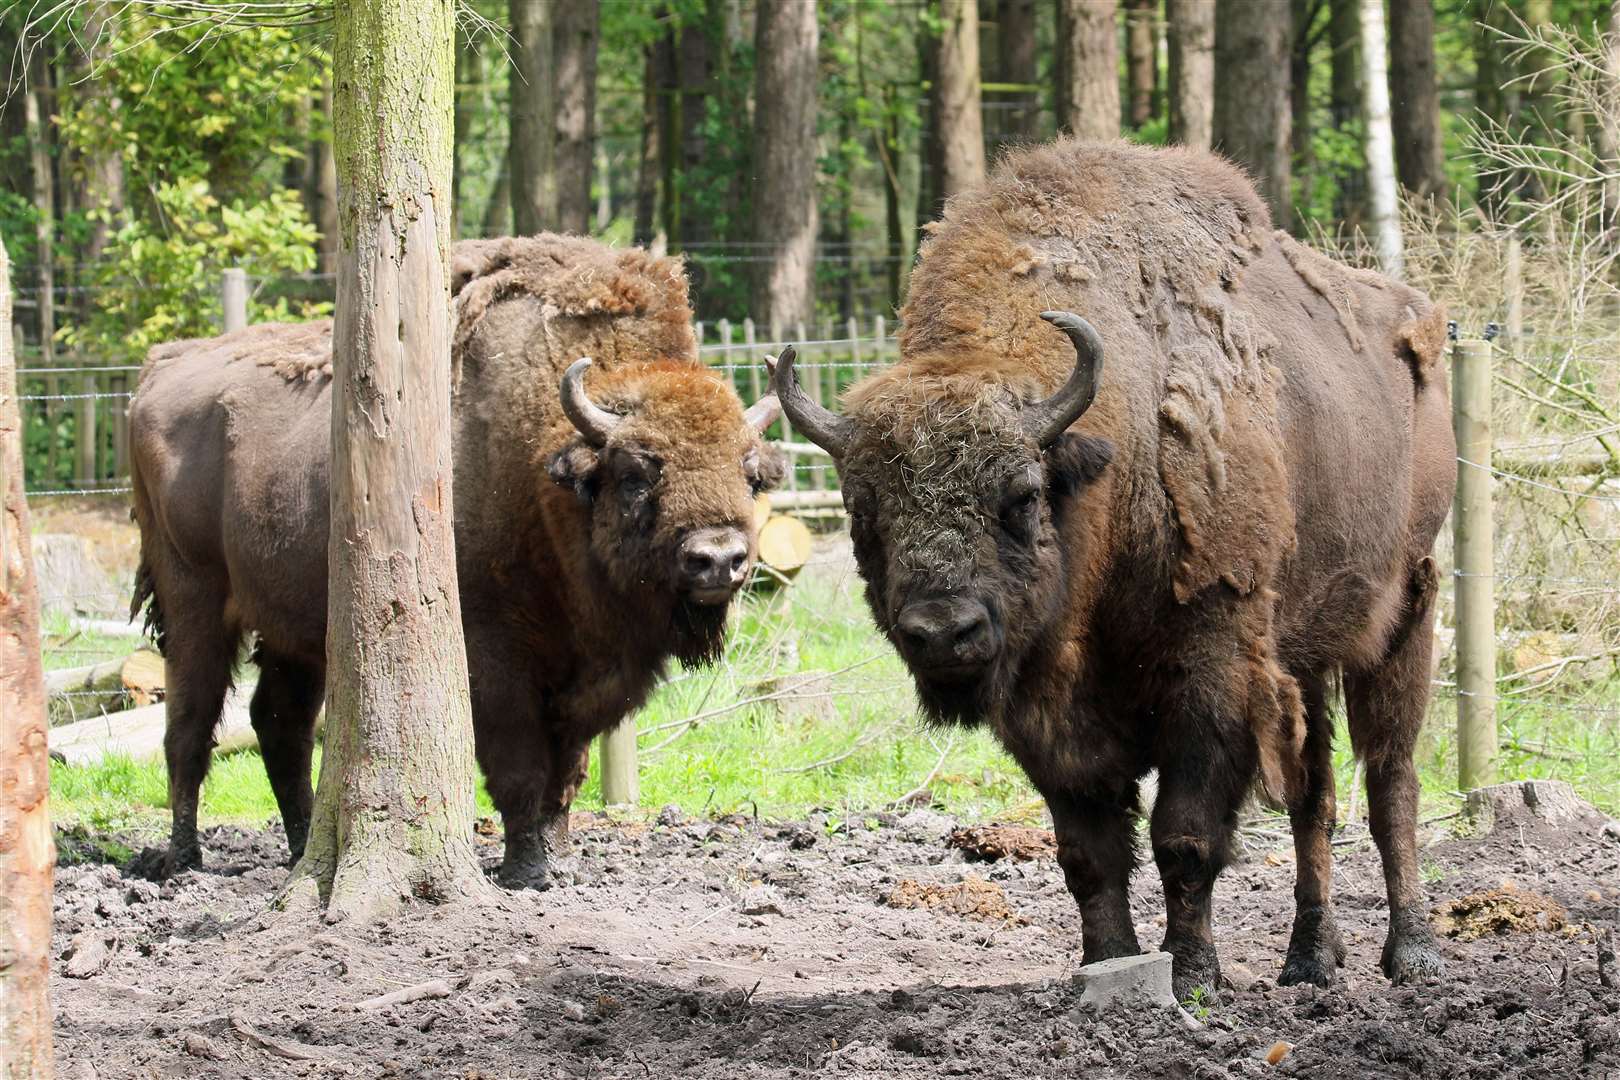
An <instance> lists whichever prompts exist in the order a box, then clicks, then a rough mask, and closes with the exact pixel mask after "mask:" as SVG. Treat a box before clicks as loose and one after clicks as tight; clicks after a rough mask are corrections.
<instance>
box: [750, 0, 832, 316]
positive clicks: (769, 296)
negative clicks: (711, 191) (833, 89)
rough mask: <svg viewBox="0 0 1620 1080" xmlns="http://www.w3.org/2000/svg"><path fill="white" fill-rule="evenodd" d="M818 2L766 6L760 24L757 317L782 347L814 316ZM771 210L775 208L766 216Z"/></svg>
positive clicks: (768, 2) (763, 0)
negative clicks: (789, 330)
mask: <svg viewBox="0 0 1620 1080" xmlns="http://www.w3.org/2000/svg"><path fill="white" fill-rule="evenodd" d="M818 45H819V31H818V29H817V25H816V4H815V0H759V7H758V10H757V14H756V16H755V23H754V80H755V81H754V100H755V101H757V102H759V103H760V106H759V107H758V108H756V109H755V110H754V168H755V173H756V177H757V179H756V181H755V187H754V206H755V208H756V209H757V210H760V211H761V212H757V213H755V214H754V239H755V240H756V241H757V242H758V243H759V244H760V245H762V249H761V250H762V252H763V254H764V255H765V261H764V262H762V263H759V264H757V272H756V276H755V278H754V296H753V303H752V307H753V311H754V317H755V318H756V319H759V320H761V321H763V322H764V324H765V325H766V326H768V327H770V332H771V340H773V341H776V340H780V335H781V333H782V332H783V331H784V329H785V328H786V327H789V326H792V325H794V324H795V323H800V322H808V321H810V319H811V317H812V316H814V314H815V280H816V261H815V260H816V230H817V212H816V162H815V145H816V89H817V70H816V50H817V47H818ZM764 208H769V209H768V210H765V209H764Z"/></svg>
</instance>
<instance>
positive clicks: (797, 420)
mask: <svg viewBox="0 0 1620 1080" xmlns="http://www.w3.org/2000/svg"><path fill="white" fill-rule="evenodd" d="M795 356H797V351H796V350H795V349H794V348H793V346H791V345H789V346H788V347H787V348H785V349H783V350H782V355H781V356H779V357H777V360H776V366H775V367H773V368H771V389H772V390H774V391H775V392H776V397H777V400H779V401H780V402H781V403H782V411H783V412H785V413H787V418H788V419H789V420H791V421H792V422H793V427H794V428H795V429H796V430H798V431H799V432H801V433H803V435H804V437H805V438H807V439H809V440H810V441H811V442H813V443H815V444H816V445H817V446H819V447H821V448H822V449H823V450H825V451H827V453H829V454H831V455H832V456H833V458H834V459H835V460H836V459H840V458H842V457H843V456H844V452H845V451H846V450H848V449H849V439H850V431H851V429H852V428H853V424H852V423H851V421H850V420H849V419H848V418H847V417H843V416H839V415H838V414H837V413H835V412H830V411H829V410H827V409H824V408H822V407H821V406H820V405H817V404H816V403H815V402H813V401H811V400H810V398H809V397H808V396H807V395H806V394H805V392H804V390H803V389H802V388H801V387H800V386H799V377H798V376H797V375H796V374H794V371H793V361H794V357H795Z"/></svg>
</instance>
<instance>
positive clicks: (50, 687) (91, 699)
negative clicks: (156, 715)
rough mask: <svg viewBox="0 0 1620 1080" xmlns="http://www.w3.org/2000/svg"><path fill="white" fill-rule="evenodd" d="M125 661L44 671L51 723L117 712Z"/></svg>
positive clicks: (122, 703) (121, 698)
mask: <svg viewBox="0 0 1620 1080" xmlns="http://www.w3.org/2000/svg"><path fill="white" fill-rule="evenodd" d="M123 668H124V661H123V660H122V659H119V660H107V661H104V662H102V663H100V664H89V665H87V666H84V667H75V668H63V669H61V670H59V671H47V672H46V673H45V705H46V711H47V714H48V715H49V717H50V723H51V724H52V725H53V726H57V725H61V724H69V723H72V722H73V721H75V720H83V719H85V718H86V717H91V716H100V715H101V714H103V713H109V712H118V711H119V710H121V709H123V708H124V706H125V705H126V704H128V702H127V700H126V698H125V696H124V680H123V677H122V672H123Z"/></svg>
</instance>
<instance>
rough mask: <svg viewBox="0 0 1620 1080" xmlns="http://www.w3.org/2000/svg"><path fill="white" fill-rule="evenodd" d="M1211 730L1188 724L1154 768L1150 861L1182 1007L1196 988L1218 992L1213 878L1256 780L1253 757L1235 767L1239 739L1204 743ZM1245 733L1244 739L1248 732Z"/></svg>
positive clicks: (1222, 865) (1166, 947)
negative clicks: (1160, 890) (1159, 887)
mask: <svg viewBox="0 0 1620 1080" xmlns="http://www.w3.org/2000/svg"><path fill="white" fill-rule="evenodd" d="M1213 728H1214V725H1202V724H1198V723H1188V724H1186V725H1184V726H1183V727H1182V728H1181V729H1180V730H1179V731H1178V735H1179V742H1178V745H1177V746H1176V748H1175V751H1174V753H1172V754H1171V755H1169V756H1168V759H1167V760H1164V761H1161V762H1160V763H1159V794H1158V798H1157V800H1156V801H1155V802H1154V805H1153V821H1152V830H1151V831H1152V837H1153V861H1154V862H1155V863H1156V864H1157V865H1158V868H1159V877H1160V879H1161V880H1162V881H1163V883H1164V903H1165V934H1164V946H1163V948H1164V951H1165V952H1167V953H1169V954H1170V955H1171V958H1172V960H1173V961H1174V969H1173V972H1172V983H1173V985H1174V988H1175V993H1176V997H1177V998H1178V999H1179V1000H1183V1001H1185V1000H1186V999H1187V998H1189V997H1190V996H1192V994H1193V992H1194V991H1195V990H1196V989H1198V988H1199V987H1206V988H1208V989H1210V990H1214V989H1216V988H1217V987H1219V985H1220V979H1221V965H1220V959H1219V958H1218V957H1217V955H1216V952H1215V934H1214V929H1213V926H1212V920H1211V906H1212V901H1213V897H1214V891H1215V879H1216V878H1217V877H1219V876H1220V873H1221V871H1222V870H1223V869H1224V868H1225V866H1226V863H1227V860H1228V858H1229V851H1230V845H1231V840H1232V833H1233V831H1234V830H1235V829H1236V828H1237V811H1238V806H1239V805H1240V804H1241V802H1242V799H1243V793H1244V791H1245V789H1246V787H1247V785H1248V783H1249V780H1250V778H1251V777H1252V776H1253V775H1254V762H1253V760H1252V757H1250V758H1248V759H1244V760H1240V758H1243V756H1244V749H1245V748H1247V746H1248V743H1247V742H1246V740H1245V739H1244V738H1233V739H1223V738H1221V737H1220V736H1218V735H1217V736H1216V737H1215V738H1212V739H1209V740H1208V741H1201V740H1198V739H1196V736H1195V733H1196V732H1198V731H1200V730H1204V731H1212V730H1213ZM1245 734H1246V733H1245Z"/></svg>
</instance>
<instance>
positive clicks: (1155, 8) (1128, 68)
mask: <svg viewBox="0 0 1620 1080" xmlns="http://www.w3.org/2000/svg"><path fill="white" fill-rule="evenodd" d="M1125 81H1126V84H1127V85H1128V86H1129V87H1130V88H1131V96H1130V100H1129V102H1127V105H1126V111H1125V122H1126V123H1127V124H1129V125H1130V126H1131V127H1132V128H1135V129H1136V130H1138V131H1140V130H1141V129H1142V127H1143V126H1145V125H1146V124H1147V123H1148V122H1150V121H1151V120H1152V119H1153V118H1154V117H1155V116H1157V115H1158V113H1159V104H1158V98H1159V0H1125Z"/></svg>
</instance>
